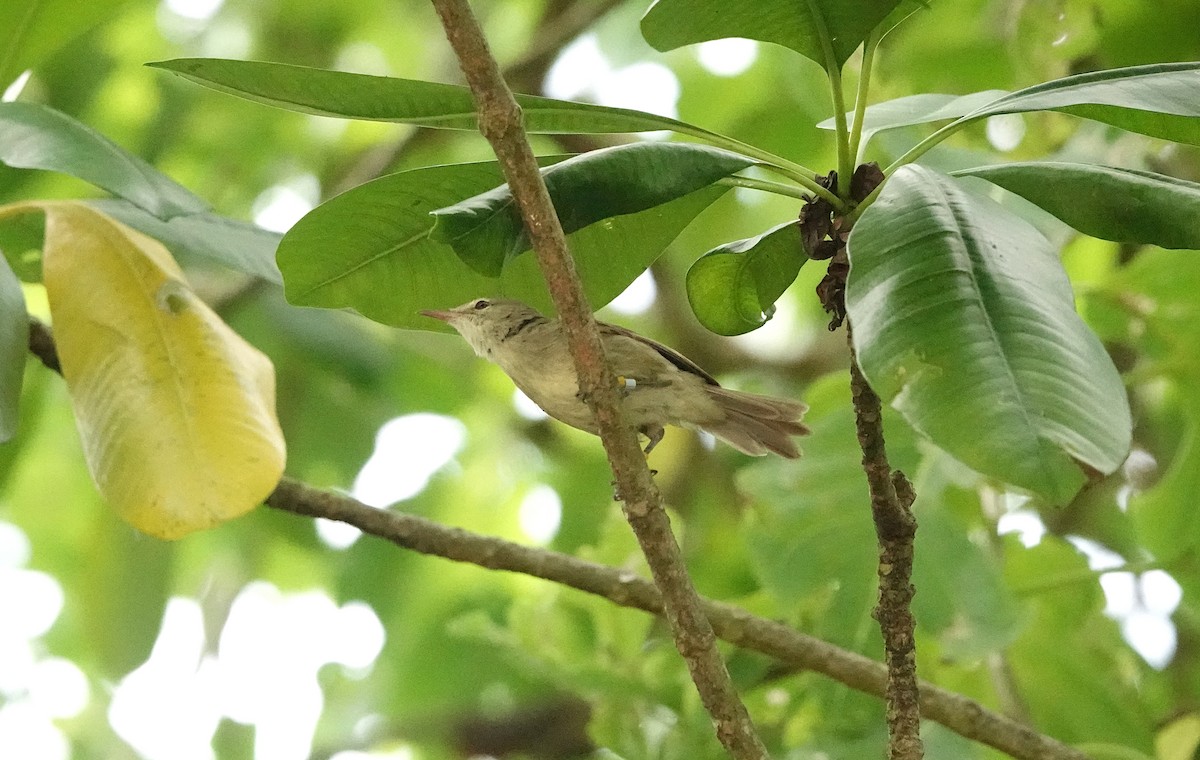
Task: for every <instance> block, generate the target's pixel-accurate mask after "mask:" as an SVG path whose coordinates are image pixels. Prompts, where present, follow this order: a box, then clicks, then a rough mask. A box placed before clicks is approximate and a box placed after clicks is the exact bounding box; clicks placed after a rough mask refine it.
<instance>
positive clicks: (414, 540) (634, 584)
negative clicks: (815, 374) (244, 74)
mask: <svg viewBox="0 0 1200 760" xmlns="http://www.w3.org/2000/svg"><path fill="white" fill-rule="evenodd" d="M29 350H30V353H32V354H34V355H35V356H36V357H37V358H38V359H39V360H40V361H41V362H42V364H44V365H45V366H46V367H47V368H49V369H51V370H53V371H54V372H58V373H61V372H62V370H61V368H60V366H59V363H58V354H57V352H56V350H55V347H54V337H53V335H52V334H51V332H50V328H48V327H47V326H46V325H45V324H43V323H42V322H40V321H39V320H37V319H34V318H30V320H29ZM267 505H268V506H271V507H274V508H275V509H278V510H281V511H285V512H291V513H293V514H297V515H301V516H305V517H324V518H326V519H329V520H338V521H340V522H344V523H346V524H347V525H353V526H354V527H356V528H358V529H359V530H361V531H363V532H364V533H368V534H370V535H373V536H377V537H379V538H382V539H384V540H386V541H390V542H392V543H393V544H395V545H397V546H399V547H401V548H403V549H409V550H411V551H415V552H419V553H421V554H428V555H431V556H436V557H443V558H445V559H450V560H454V561H456V562H466V563H469V564H473V565H477V566H479V567H483V568H487V569H491V570H504V571H507V572H513V573H522V574H524V575H530V576H533V577H536V578H542V579H544V580H548V581H551V582H553V583H559V584H562V585H564V586H569V587H571V588H575V589H578V590H580V591H585V592H587V593H589V594H595V595H597V596H601V597H604V598H605V599H608V600H609V601H611V602H613V603H614V604H617V605H620V606H622V607H630V608H633V609H640V610H644V611H646V612H650V613H652V614H655V615H663V614H664V612H663V598H662V594H661V593H660V592H659V590H658V588H657V587H656V586H655V585H654V584H653V583H651V582H649V581H647V580H646V579H644V578H642V577H640V576H638V575H636V574H634V573H631V572H629V571H627V570H621V569H618V568H614V567H607V566H605V565H599V564H596V563H593V562H588V561H586V560H581V559H579V558H577V557H572V556H570V555H568V554H561V553H559V552H552V551H548V550H545V549H538V548H533V547H528V546H522V545H520V544H516V543H513V542H511V541H505V540H503V539H498V538H492V537H489V536H481V535H479V534H477V533H471V532H470V531H466V530H462V529H460V528H452V527H449V526H446V525H442V524H440V523H437V522H434V521H432V520H427V519H425V518H423V517H417V516H416V515H409V514H404V513H402V512H390V511H387V510H380V509H375V508H374V507H369V506H367V505H366V504H363V503H362V502H359V501H356V500H355V499H352V498H350V497H349V496H346V495H344V494H339V493H335V492H333V491H325V490H321V489H318V488H313V487H312V486H309V485H306V484H304V483H301V482H299V481H296V480H292V479H291V478H284V479H283V480H282V481H280V483H279V485H278V486H277V487H276V488H275V491H274V492H273V493H272V494H271V495H270V496H269V497H267ZM700 603H701V606H702V609H703V612H704V614H705V615H706V616H707V618H708V620H709V621H710V622H711V624H712V627H713V629H714V631H715V632H716V634H717V635H718V636H720V638H721V639H722V640H724V641H727V642H729V643H730V644H734V645H737V646H740V647H742V648H744V649H750V650H754V651H756V652H760V653H762V654H765V655H767V656H769V657H773V658H775V659H777V660H779V661H780V662H781V663H784V664H786V665H789V666H792V667H795V668H798V669H802V670H811V671H813V672H816V673H821V674H822V675H825V676H827V677H829V678H831V679H833V680H835V681H838V682H839V683H842V684H845V685H846V686H849V687H850V688H852V689H856V690H858V691H861V692H864V693H866V694H871V695H874V696H876V697H883V696H884V692H885V688H886V681H887V670H886V668H885V667H884V666H883V665H881V664H879V663H877V662H875V661H874V660H870V659H868V658H866V657H863V656H862V655H860V654H857V653H854V652H850V651H847V650H845V649H841V648H840V647H837V646H834V645H833V644H830V643H829V642H826V641H822V640H821V639H818V638H816V637H814V636H809V635H807V634H804V633H800V632H799V631H796V630H794V629H792V628H789V627H788V626H786V625H783V624H782V623H779V622H777V621H774V620H768V619H766V618H761V617H756V616H754V615H751V614H750V613H748V612H746V611H745V610H743V609H741V608H740V607H735V606H734V605H731V604H726V603H724V602H717V601H713V600H710V599H703V598H702V599H701V600H700ZM920 688H921V713H922V716H923V717H925V718H928V719H930V720H934V721H937V722H938V723H941V724H942V725H943V726H946V727H947V728H949V729H950V730H952V731H955V732H957V733H958V734H960V735H962V736H964V737H966V738H968V739H973V740H975V741H977V742H980V743H982V744H986V745H988V746H990V747H994V748H996V749H998V750H1001V751H1002V752H1006V753H1008V754H1009V755H1011V756H1012V757H1015V758H1019V760H1088V758H1087V756H1086V755H1085V754H1084V753H1082V752H1080V751H1078V750H1076V749H1073V748H1072V747H1069V746H1067V745H1065V744H1063V743H1061V742H1059V741H1056V740H1055V739H1052V738H1050V737H1048V736H1044V735H1042V734H1039V733H1037V732H1036V731H1034V730H1032V729H1031V728H1029V726H1028V725H1026V724H1024V723H1021V722H1019V721H1015V720H1012V719H1010V718H1007V717H1005V716H1003V715H1000V714H998V713H995V712H992V711H991V710H988V709H987V708H985V707H984V706H983V705H981V704H979V703H978V702H975V701H974V700H971V699H968V698H967V697H964V696H962V695H961V694H955V693H954V692H951V691H947V690H946V689H942V688H940V687H938V686H934V685H933V684H929V683H921V684H920Z"/></svg>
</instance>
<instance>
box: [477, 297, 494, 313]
mask: <svg viewBox="0 0 1200 760" xmlns="http://www.w3.org/2000/svg"><path fill="white" fill-rule="evenodd" d="M489 306H491V304H490V303H488V302H487V300H486V299H484V298H480V299H479V300H478V301H476V302H475V310H476V311H479V310H480V309H486V308H487V307H489Z"/></svg>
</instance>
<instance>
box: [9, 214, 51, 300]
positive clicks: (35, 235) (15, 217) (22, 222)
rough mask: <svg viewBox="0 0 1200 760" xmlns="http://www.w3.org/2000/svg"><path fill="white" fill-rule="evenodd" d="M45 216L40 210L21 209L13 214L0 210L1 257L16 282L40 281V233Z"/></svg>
mask: <svg viewBox="0 0 1200 760" xmlns="http://www.w3.org/2000/svg"><path fill="white" fill-rule="evenodd" d="M45 227H46V217H45V215H44V214H43V213H42V210H41V209H39V208H28V207H25V206H23V205H22V206H21V208H20V210H19V211H18V212H17V213H15V214H5V213H4V212H3V210H0V254H3V256H4V258H5V259H6V260H7V261H8V265H9V266H10V267H12V270H13V272H14V273H15V274H16V275H17V279H19V280H21V281H23V282H41V281H42V231H43V230H44V229H45Z"/></svg>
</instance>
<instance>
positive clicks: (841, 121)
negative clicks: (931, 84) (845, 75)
mask: <svg viewBox="0 0 1200 760" xmlns="http://www.w3.org/2000/svg"><path fill="white" fill-rule="evenodd" d="M808 9H809V12H810V13H811V14H812V17H813V21H814V22H815V24H816V27H817V36H818V37H820V38H821V51H822V52H823V53H824V54H825V76H826V78H827V79H828V80H829V94H830V97H831V98H832V99H833V124H834V129H835V130H836V139H837V153H838V195H839V196H843V197H848V196H849V192H850V175H851V174H853V173H854V165H853V163H852V162H851V156H850V137H849V130H848V128H847V126H846V95H845V93H843V92H842V71H841V67H839V66H838V61H837V56H836V55H834V52H833V41H832V40H831V39H830V38H829V28H828V27H826V25H825V16H824V14H823V13H822V11H821V8H820V7H819V6H818V5H817V2H816V0H808Z"/></svg>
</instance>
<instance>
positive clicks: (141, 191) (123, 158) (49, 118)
mask: <svg viewBox="0 0 1200 760" xmlns="http://www.w3.org/2000/svg"><path fill="white" fill-rule="evenodd" d="M0 162H3V163H6V164H8V165H9V166H13V167H17V168H21V169H45V170H48V171H55V172H61V173H63V174H69V175H71V176H72V177H78V178H79V179H81V180H84V181H85V182H90V183H91V184H93V185H95V186H96V187H99V188H101V189H103V190H107V191H108V192H110V193H112V194H113V195H117V196H120V197H121V198H124V199H126V200H128V201H129V202H130V203H133V204H135V205H137V206H140V207H141V208H143V209H145V210H146V211H148V212H149V213H151V214H153V215H154V216H156V217H158V218H159V219H170V218H171V217H173V216H179V215H180V214H195V213H199V212H202V211H207V210H208V204H207V203H205V202H204V201H203V200H201V199H200V198H197V197H196V196H195V195H193V194H192V193H191V192H190V191H189V190H187V189H186V188H185V187H183V186H182V185H179V184H177V183H176V182H175V181H174V180H172V179H170V178H169V177H167V176H165V175H163V174H162V173H160V172H159V171H158V170H157V169H155V168H154V167H153V166H151V165H150V164H148V163H146V162H145V161H143V160H142V159H140V158H138V157H137V156H135V155H133V154H132V153H129V152H128V151H126V150H125V149H124V148H122V147H121V146H119V145H117V144H116V143H114V142H112V141H111V140H109V139H108V138H107V137H105V136H104V135H102V134H100V133H99V132H96V131H95V130H93V129H92V128H91V127H88V126H86V125H84V124H81V123H79V122H78V121H75V120H74V119H72V118H71V117H69V116H67V115H66V114H63V113H59V112H58V111H55V110H54V109H52V108H47V107H46V106H42V105H37V104H34V103H0Z"/></svg>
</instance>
